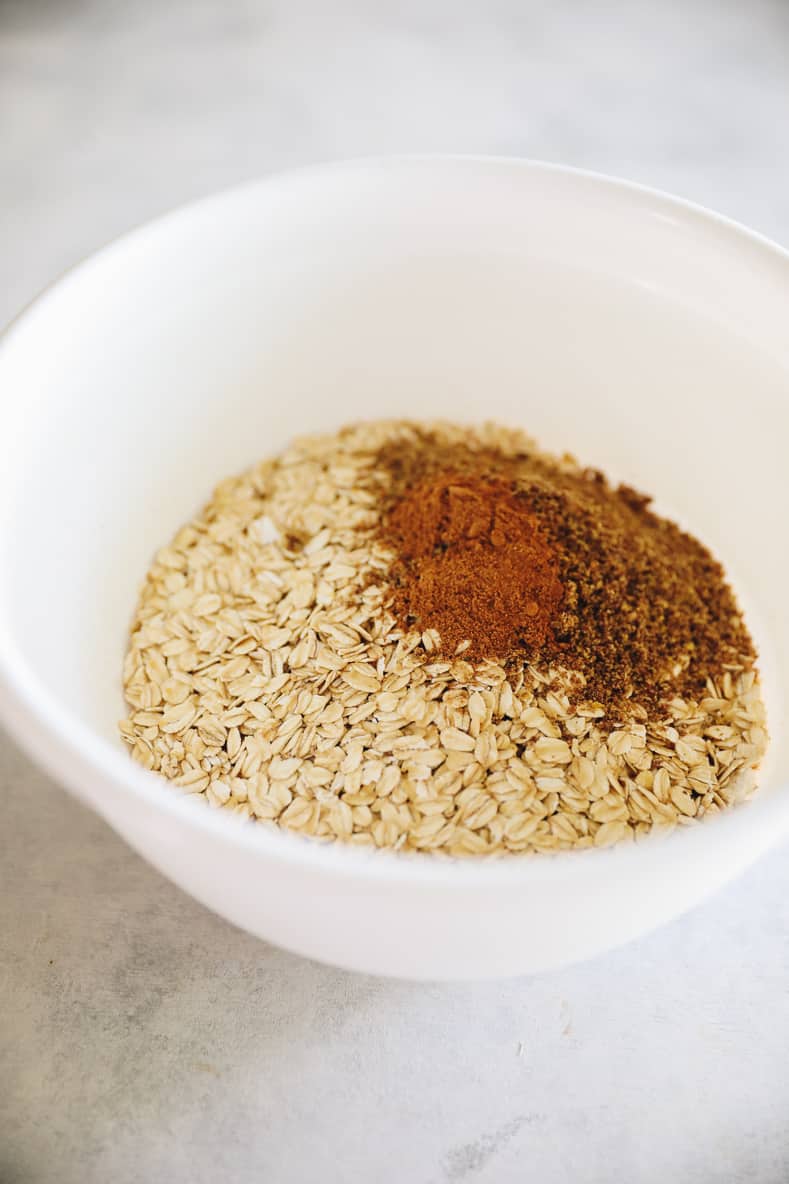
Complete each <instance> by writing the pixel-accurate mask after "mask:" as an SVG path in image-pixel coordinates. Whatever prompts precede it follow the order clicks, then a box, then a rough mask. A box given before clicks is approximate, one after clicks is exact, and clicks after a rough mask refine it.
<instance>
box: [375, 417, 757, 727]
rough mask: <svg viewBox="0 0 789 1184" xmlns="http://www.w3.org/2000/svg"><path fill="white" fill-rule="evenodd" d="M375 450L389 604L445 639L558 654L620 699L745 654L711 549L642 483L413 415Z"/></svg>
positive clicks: (532, 658) (483, 648)
mask: <svg viewBox="0 0 789 1184" xmlns="http://www.w3.org/2000/svg"><path fill="white" fill-rule="evenodd" d="M376 463H377V465H378V466H379V468H380V470H382V471H383V472H384V473H385V474H386V477H387V484H386V491H385V493H384V505H383V514H382V518H381V524H380V537H381V539H382V541H383V542H384V543H386V545H387V546H389V547H390V548H392V549H393V550H394V552H395V553H396V555H397V559H396V561H395V562H394V564H393V565H392V569H391V572H390V579H391V582H392V602H391V603H392V609H393V611H394V613H395V615H396V617H397V619H398V621H399V622H400V624H401V625H402V627H404V628H406V629H413V628H418V629H421V630H423V631H424V630H426V629H435V630H436V631H437V632H438V633H439V635H440V638H441V650H442V652H443V653H445V654H447V655H450V654H453V653H455V652H456V650H457V647H458V645H459V643H461V642H464V641H465V642H468V643H470V644H469V645H468V646H467V647H466V652H465V655H464V656H466V657H468V658H470V659H472V660H481V659H484V658H489V659H493V660H496V661H499V662H503V663H505V664H507V665H508V666H509V667H513V666H517V665H521V666H522V665H523V664H524V663H536V662H539V663H540V664H542V665H556V666H562V667H565V668H566V669H569V670H571V671H575V672H578V673H580V674H582V675H583V676H584V679H585V689H584V695H585V696H586V697H588V698H591V699H595V700H597V701H599V702H601V703H602V704H603V705H604V706H605V707H606V708H615V707H619V708H620V709H621V707H622V705H623V701H624V700H630V701H631V703H637V704H639V705H641V706H642V707H644V708H646V709H655V708H659V706H660V705H661V704H662V703H664V702H665V701H666V700H667V699H670V698H671V697H673V696H677V695H681V696H685V697H698V696H700V695H702V694H703V692H704V687H705V683H706V680H707V678H708V677H713V678H715V677H717V676H718V675H720V674H721V673H722V672H723V669H724V667H725V665H726V664H727V663H731V662H746V663H749V662H751V661H752V659H753V657H754V648H753V643H752V641H751V638H750V636H749V634H748V632H747V629H746V628H745V625H744V623H743V620H742V617H741V615H740V612H739V610H738V607H737V603H736V601H735V598H734V595H733V593H732V591H731V589H730V588H729V586H728V584H727V583H726V580H725V576H724V572H723V569H722V568H721V566H720V564H719V563H718V562H717V561H716V560H715V559H714V558H713V556H712V555H711V554H710V552H709V551H708V550H707V549H706V548H705V547H704V546H702V544H701V543H699V542H698V541H697V540H696V539H694V538H693V537H692V536H691V535H689V534H686V533H685V532H684V531H682V530H680V529H679V527H677V526H676V525H674V523H672V522H669V521H667V520H666V519H664V518H661V517H659V516H658V515H657V514H655V513H654V512H653V511H652V510H650V508H649V506H650V501H651V499H650V498H648V497H646V496H644V495H642V494H640V493H637V492H636V491H635V490H633V489H630V488H629V487H627V486H619V487H618V488H614V487H612V486H611V485H609V483H608V481H607V480H606V478H605V477H604V476H603V474H602V473H599V472H597V471H596V470H590V469H585V470H584V469H580V468H578V467H577V466H576V465H575V464H574V462H571V461H561V462H560V461H556V462H552V461H551V460H549V459H547V458H546V457H545V456H544V455H543V454H540V455H535V454H530V453H527V452H522V453H519V454H517V455H507V454H505V453H503V452H499V451H497V450H496V449H492V448H490V447H487V446H480V447H479V448H478V449H475V448H472V447H469V445H468V444H466V443H460V442H453V443H447V442H446V441H443V440H439V439H438V438H437V437H436V436H434V435H433V434H431V433H429V432H420V431H416V433H415V434H414V436H413V437H412V438H411V439H409V440H408V441H407V442H404V441H403V440H395V441H392V442H391V443H389V444H387V445H385V446H384V447H383V448H382V449H380V451H379V452H378V454H377V456H376Z"/></svg>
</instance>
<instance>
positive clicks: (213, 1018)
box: [0, 0, 789, 1184]
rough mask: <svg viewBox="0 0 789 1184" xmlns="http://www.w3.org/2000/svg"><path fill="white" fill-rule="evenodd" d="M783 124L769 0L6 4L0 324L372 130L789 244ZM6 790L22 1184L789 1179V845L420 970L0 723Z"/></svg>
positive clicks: (5, 1153) (9, 968)
mask: <svg viewBox="0 0 789 1184" xmlns="http://www.w3.org/2000/svg"><path fill="white" fill-rule="evenodd" d="M788 117H789V4H788V3H786V2H783V0H772V2H770V0H710V2H709V3H703V2H701V0H685V2H684V3H676V4H675V3H666V2H663V3H661V2H660V0H654V2H652V3H650V2H647V0H631V2H630V3H627V2H625V0H621V2H620V3H613V2H608V3H605V2H603V3H591V2H588V3H585V2H584V0H559V2H555V3H551V2H550V0H537V2H535V3H529V2H528V0H520V2H518V0H512V2H509V3H507V2H500V3H499V2H495V0H479V2H478V3H475V4H473V5H464V4H462V3H459V2H457V0H455V2H452V0H447V2H443V0H411V2H407V3H404V2H400V3H389V4H385V3H380V4H377V3H367V4H365V3H361V2H358V3H337V2H329V3H325V4H321V3H320V2H319V0H312V2H303V0H291V2H287V0H282V2H281V3H255V2H254V0H247V2H246V3H244V2H241V0H233V2H225V3H223V2H222V0H211V2H209V0H191V2H187V0H169V2H168V0H147V2H144V0H125V2H123V0H104V2H102V0H95V2H94V3H87V2H80V0H60V2H57V0H50V2H49V3H40V2H37V0H15V2H14V0H0V278H1V280H2V282H0V321H5V320H7V319H8V318H9V317H10V316H11V315H12V314H13V313H14V312H15V311H16V309H17V308H18V307H19V306H20V305H21V304H23V303H24V302H25V301H26V300H28V299H29V298H30V297H31V296H33V295H34V294H35V293H36V291H37V290H38V289H40V288H41V286H42V285H44V284H45V283H47V282H48V281H49V280H50V279H52V278H53V276H55V275H56V274H57V273H58V272H60V271H61V270H62V269H63V268H65V267H67V266H68V265H70V264H71V263H73V262H75V261H76V260H77V259H79V258H80V257H81V256H83V255H84V254H85V253H86V252H88V251H90V250H92V249H93V248H95V247H97V246H99V245H100V244H102V243H104V242H105V241H107V240H108V239H109V238H111V237H112V236H114V235H116V234H117V233H119V232H121V231H123V230H125V229H126V228H128V227H129V226H131V225H134V224H135V223H138V222H140V221H141V220H144V219H145V218H148V217H149V216H151V215H154V214H157V213H159V212H161V211H162V210H164V209H167V208H169V207H171V206H173V205H175V204H177V203H179V202H181V201H184V200H187V199H189V198H192V197H195V196H197V195H200V194H203V193H206V192H208V191H210V190H212V189H214V188H218V187H221V186H226V185H230V184H233V183H234V182H236V181H240V180H243V179H245V178H248V177H253V176H255V175H257V174H260V173H264V172H267V171H270V170H273V169H277V168H282V167H285V166H289V165H295V164H299V163H302V162H308V161H314V160H317V159H322V158H329V157H336V156H348V155H354V154H362V153H380V152H390V151H398V150H451V151H484V152H494V153H514V154H520V155H529V156H536V157H543V158H547V159H550V160H562V161H567V162H570V163H573V164H578V165H585V166H588V167H593V168H597V169H601V170H604V171H610V172H613V173H618V174H621V175H626V176H631V177H634V178H636V179H638V180H641V181H644V182H647V183H649V184H654V185H657V186H661V187H664V188H667V189H671V190H674V191H676V192H679V193H681V194H683V195H685V196H687V197H690V198H693V199H695V200H697V201H700V202H703V203H706V204H708V205H711V206H714V207H717V208H718V209H720V210H722V211H724V212H725V213H728V214H730V215H733V216H734V217H735V218H739V219H741V220H743V221H745V222H748V223H750V224H752V225H753V226H755V227H757V228H759V229H761V230H763V231H764V232H766V233H767V234H769V235H772V236H773V237H775V238H777V239H779V240H782V241H783V242H784V243H787V242H789V118H788ZM2 395H3V397H6V398H8V397H12V392H2ZM0 782H1V783H2V794H3V806H4V813H3V817H2V823H1V824H0V854H1V855H2V861H1V862H0V941H1V942H2V945H1V947H0V1182H2V1184H22V1182H24V1184H28V1182H36V1184H39V1182H43V1181H54V1182H57V1184H92V1182H102V1184H103V1182H105V1181H108V1182H113V1184H132V1182H137V1181H140V1182H144V1184H148V1182H154V1181H159V1180H162V1181H164V1180H167V1181H175V1182H176V1184H180V1182H182V1181H183V1182H189V1184H191V1182H196V1184H202V1182H209V1181H211V1182H212V1184H213V1182H214V1181H225V1180H226V1181H228V1182H229V1184H252V1182H253V1181H254V1182H255V1184H259V1182H265V1184H335V1182H336V1184H345V1182H346V1181H357V1180H358V1181H367V1180H375V1181H376V1184H400V1182H401V1181H402V1182H407V1184H441V1182H447V1184H451V1182H461V1181H463V1182H469V1184H472V1182H473V1184H509V1182H515V1181H526V1180H529V1181H535V1182H538V1184H564V1182H568V1184H611V1182H613V1181H620V1180H621V1181H627V1182H628V1184H653V1182H654V1184H658V1182H660V1184H662V1182H663V1181H666V1180H671V1181H674V1180H676V1181H681V1182H683V1184H717V1182H720V1184H723V1182H726V1184H738V1182H740V1181H742V1182H745V1181H754V1182H758V1184H779V1182H781V1184H783V1182H785V1181H786V1180H787V1179H789V1081H787V1073H788V1072H789V1056H788V1055H787V1054H789V867H788V866H787V856H789V850H787V848H784V849H783V850H781V851H776V852H775V854H773V855H772V856H771V857H770V858H768V859H765V860H763V861H762V862H761V863H760V864H759V865H758V866H757V867H755V868H754V869H753V870H752V871H751V872H750V873H749V874H748V875H747V876H745V877H744V878H743V879H741V880H740V881H739V882H738V883H736V884H734V885H733V886H732V887H731V888H729V889H728V890H727V891H726V892H724V893H722V894H720V895H719V896H717V897H716V898H715V899H714V900H713V901H711V902H710V903H708V904H707V905H705V906H704V907H702V908H700V909H698V910H696V911H695V912H694V913H693V914H692V915H690V916H689V917H687V918H685V919H684V920H682V921H679V922H677V923H675V924H674V925H672V926H670V927H669V928H667V929H665V930H664V931H662V932H660V933H657V934H655V935H653V936H651V937H648V938H646V939H644V940H642V941H640V942H637V943H635V944H633V945H631V946H630V947H628V948H626V949H623V950H621V951H618V952H616V953H614V954H611V955H608V956H606V957H602V958H599V959H597V960H596V961H594V962H593V963H591V964H588V965H586V966H583V967H577V968H573V969H569V970H566V971H564V972H562V973H556V974H551V975H546V976H543V977H541V978H538V979H532V980H522V981H517V982H509V983H505V984H500V985H486V986H482V985H478V986H413V985H407V984H393V983H388V982H382V981H377V980H372V979H364V978H359V977H353V976H350V975H347V974H344V973H341V972H338V971H333V970H328V969H325V968H322V967H320V966H316V965H312V964H309V963H306V962H303V961H300V960H298V959H296V958H293V957H291V956H290V955H287V954H283V953H280V952H279V951H277V950H275V949H271V948H268V947H266V946H264V945H262V944H261V943H259V942H257V941H255V940H253V939H252V938H249V937H246V936H245V935H243V934H241V933H238V932H236V931H235V930H233V929H231V928H230V926H228V925H226V924H225V923H224V922H222V921H220V920H218V919H217V918H215V917H213V916H211V915H210V914H208V913H207V912H205V911H204V910H203V909H202V908H201V907H199V906H198V905H197V904H195V903H193V902H192V901H191V900H189V899H187V898H186V897H185V896H183V895H182V894H181V893H180V892H179V891H177V890H176V889H175V888H173V887H172V886H171V885H169V884H168V883H166V882H165V881H164V880H162V879H161V878H160V877H159V876H158V875H157V874H156V873H155V872H154V871H152V870H151V869H150V868H148V867H147V866H146V865H145V864H143V863H142V862H141V861H140V860H139V859H138V858H137V857H136V856H135V855H133V854H132V853H131V852H130V851H128V850H127V849H126V847H125V846H124V845H123V843H121V842H120V840H118V839H117V838H116V837H115V836H114V835H113V834H112V833H111V832H110V831H109V830H108V829H107V827H106V826H105V825H104V824H103V823H101V822H100V821H98V820H97V819H96V818H95V817H93V816H92V815H91V814H89V813H87V812H86V811H85V810H83V809H82V808H81V807H80V806H78V805H77V804H76V803H75V802H73V801H72V800H71V799H69V798H68V797H66V796H65V794H63V793H62V792H61V791H60V790H59V789H57V788H56V787H55V786H54V785H53V784H52V783H51V782H50V781H49V780H48V779H47V778H46V777H44V776H42V775H41V774H39V773H38V772H36V771H35V770H34V768H33V767H32V766H31V765H30V764H29V763H28V761H27V760H26V759H25V758H24V757H22V756H21V755H20V754H19V753H18V752H17V751H16V750H15V748H14V747H13V745H11V744H10V743H9V742H8V741H0ZM634 891H637V886H634Z"/></svg>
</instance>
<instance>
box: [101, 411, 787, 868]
mask: <svg viewBox="0 0 789 1184" xmlns="http://www.w3.org/2000/svg"><path fill="white" fill-rule="evenodd" d="M428 426H429V427H430V429H431V430H432V431H434V432H436V433H438V434H439V435H440V436H443V437H446V439H447V440H456V439H461V440H462V439H471V438H473V439H474V440H476V441H480V440H482V441H484V442H485V443H486V444H489V445H491V446H495V447H497V448H499V449H501V450H502V451H504V452H505V453H513V454H514V453H515V452H517V450H518V449H523V448H524V447H529V448H533V447H534V445H533V442H532V441H530V440H528V439H527V438H526V437H524V436H523V434H522V433H520V432H516V431H512V430H509V429H503V428H500V427H496V426H492V425H488V426H486V427H485V428H482V429H479V428H477V429H470V428H460V427H454V426H451V425H446V424H431V425H428ZM412 430H413V429H412V426H411V425H408V424H405V423H399V422H377V423H371V424H362V425H359V426H356V427H353V428H348V429H345V430H343V431H342V432H339V433H337V434H336V435H329V436H320V437H307V438H304V439H301V440H299V441H297V442H296V443H294V444H293V446H292V447H290V448H289V449H288V451H286V452H285V453H283V454H281V455H280V456H278V457H277V458H275V459H273V460H268V461H264V462H263V463H262V464H260V465H258V466H257V467H256V468H254V469H252V470H251V471H249V472H247V473H244V474H242V475H241V476H239V477H234V478H232V479H230V480H228V481H225V482H223V484H222V485H220V486H219V488H218V489H217V490H216V492H215V493H214V496H213V498H212V500H211V501H210V503H209V504H208V505H207V506H206V508H205V509H204V510H203V512H202V513H201V514H200V515H199V516H198V517H197V518H196V519H195V520H194V521H193V522H191V523H190V524H189V525H188V526H185V527H184V528H183V529H182V530H180V531H179V532H178V534H177V535H176V537H175V538H174V539H173V541H172V543H171V544H170V545H169V546H168V547H164V548H163V549H162V550H160V551H159V553H158V554H157V556H156V559H155V562H154V564H153V566H152V567H151V570H150V572H149V573H148V577H147V579H146V582H145V585H144V588H143V590H142V593H141V596H140V601H139V605H138V608H137V613H136V617H135V620H134V624H133V629H132V634H131V639H130V644H129V649H128V653H127V655H126V660H125V664H124V670H123V681H124V689H125V697H126V701H127V703H128V707H129V716H128V718H127V719H126V720H124V721H123V722H122V723H121V725H120V730H121V735H122V737H123V739H124V741H125V742H126V743H127V745H128V746H129V749H130V750H131V754H132V756H133V757H134V759H135V760H137V761H139V762H140V764H142V765H144V766H145V768H147V769H152V770H155V771H157V772H158V773H161V774H162V775H163V776H164V777H166V778H168V779H169V780H170V781H171V782H172V783H173V784H174V785H175V786H176V787H177V788H178V789H179V790H180V791H181V792H182V793H187V794H200V795H202V796H204V797H205V798H206V799H207V801H208V802H209V804H210V805H211V806H213V807H216V808H222V809H225V810H229V811H231V812H233V813H235V814H238V815H239V816H240V817H242V818H245V819H254V820H257V821H259V822H262V823H265V824H268V825H276V826H282V827H287V828H289V829H290V830H293V831H298V832H300V833H301V834H305V835H310V836H314V837H316V838H320V839H342V840H343V841H346V842H350V843H354V844H357V845H363V846H376V847H387V848H395V849H404V850H419V851H440V852H444V853H448V854H450V855H485V854H490V853H505V852H524V851H529V852H537V851H542V852H555V851H558V850H563V849H568V848H572V847H592V846H597V847H600V846H607V845H609V844H611V843H615V842H619V841H621V840H632V839H635V838H638V837H640V836H642V835H646V834H647V833H648V832H649V831H650V830H652V829H653V828H654V827H664V828H669V827H673V826H676V825H686V824H689V823H691V822H694V821H696V820H697V819H700V818H702V817H704V816H705V815H708V814H713V813H716V812H717V811H719V810H721V809H723V808H725V807H726V806H729V805H731V804H733V803H735V802H738V801H740V800H742V799H744V798H745V797H747V796H749V794H750V793H751V792H752V791H753V789H754V788H755V781H754V770H755V769H756V767H757V766H758V763H759V761H760V759H761V757H762V755H763V753H764V750H765V747H766V743H767V736H766V731H765V724H764V718H765V716H764V706H763V702H762V697H761V690H760V685H759V680H758V676H757V673H756V670H755V669H754V668H753V666H752V664H751V663H749V662H747V661H745V660H744V661H743V663H742V664H740V665H736V664H732V665H731V666H730V667H729V668H728V669H727V670H726V671H725V673H724V674H723V675H722V677H720V678H719V679H718V680H717V681H712V680H709V682H708V686H707V694H706V696H705V697H704V698H702V699H700V700H699V701H686V700H682V699H674V700H673V701H672V702H671V703H669V704H668V705H667V708H666V710H665V712H664V713H663V715H662V716H661V718H647V717H646V712H644V711H643V710H639V709H638V708H635V709H634V710H633V711H632V712H631V714H630V716H629V718H626V719H624V718H623V719H622V720H619V721H614V726H613V727H612V726H611V722H612V721H611V720H610V719H607V720H606V721H605V726H604V727H603V726H602V722H601V721H602V717H603V715H604V710H603V708H602V706H601V705H600V704H598V703H594V702H584V701H580V702H579V701H578V694H577V685H578V684H577V676H576V677H575V678H574V676H573V673H572V672H571V671H567V670H561V669H536V668H534V667H527V668H525V669H524V670H523V671H522V672H521V673H520V674H519V675H518V677H517V679H512V678H508V676H507V673H506V672H505V670H504V669H503V668H502V667H501V666H499V665H496V664H495V663H492V662H486V663H483V664H481V665H477V666H473V665H472V664H471V663H470V662H468V661H466V660H464V658H463V655H462V652H460V653H458V654H457V655H456V656H455V657H454V658H453V659H452V660H446V659H444V658H442V657H440V656H439V638H438V636H437V635H436V634H434V633H430V632H427V633H423V634H419V633H415V632H412V633H405V634H404V633H403V631H402V630H400V629H399V628H398V627H397V625H396V622H395V620H394V617H393V616H392V614H391V613H390V612H389V611H388V610H387V607H386V604H387V602H388V595H389V594H388V591H387V588H386V573H387V571H388V569H389V566H390V564H391V562H392V555H391V554H390V553H389V552H387V551H386V550H385V549H384V548H383V546H382V545H381V544H380V543H379V542H377V541H376V538H375V526H376V524H377V521H378V515H379V510H378V508H377V507H378V504H379V498H378V491H379V486H380V481H381V480H382V477H381V474H380V473H379V472H376V470H375V466H374V464H373V459H372V458H373V457H374V455H375V453H376V452H377V451H378V450H379V449H380V448H381V446H382V445H383V444H385V443H386V442H388V441H390V440H393V439H402V440H403V441H407V439H408V435H409V432H411V431H412ZM563 463H567V462H563ZM460 650H461V651H462V646H461V647H460ZM571 691H572V692H573V693H572V695H571V693H570V692H571Z"/></svg>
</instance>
